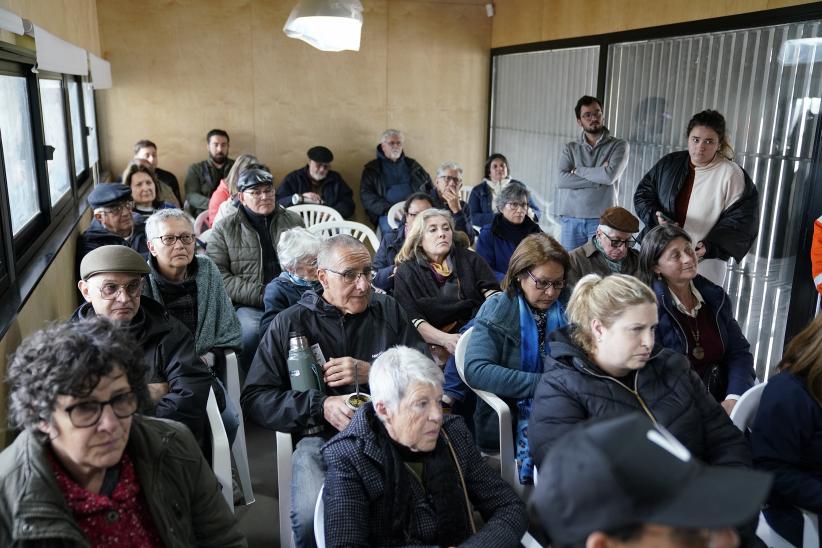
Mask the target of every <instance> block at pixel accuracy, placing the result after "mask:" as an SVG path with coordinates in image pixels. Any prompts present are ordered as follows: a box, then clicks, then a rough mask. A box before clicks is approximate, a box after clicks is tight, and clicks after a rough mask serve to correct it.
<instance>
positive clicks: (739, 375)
mask: <svg viewBox="0 0 822 548" xmlns="http://www.w3.org/2000/svg"><path fill="white" fill-rule="evenodd" d="M694 286H695V287H696V288H697V290H699V292H700V293H701V294H702V298H703V299H705V306H707V307H708V308H709V309H710V311H711V313H712V314H713V316H714V318H715V319H716V325H717V327H718V328H719V336H720V338H721V339H722V344H723V346H724V347H725V352H724V354H723V360H722V363H721V364H719V365H720V366H722V367H723V368H725V369H726V370H727V371H728V394H735V395H737V396H741V395H742V394H744V393H745V391H746V390H748V389H749V388H750V387H752V386H753V385H754V380H755V379H756V374H755V372H754V367H753V355H752V354H751V350H750V349H751V345H750V344H749V343H748V340H747V339H746V338H745V335H743V334H742V330H741V329H740V328H739V324H738V323H737V322H736V320H735V319H734V317H733V310H732V309H731V308H732V307H731V299H730V297H728V294H727V293H725V291H724V290H723V289H722V288H721V287H719V286H718V285H716V284H715V283H713V282H711V281H710V280H708V279H707V278H703V277H702V276H697V277H696V278H694ZM654 293H656V299H657V303H658V307H657V309H658V311H659V325H658V326H657V328H656V336H657V344H658V345H661V346H664V347H665V348H670V349H671V350H674V351H676V352H679V353H680V354H685V356H688V355H689V353H690V351H691V349H690V348H689V347H688V339H687V337H686V336H685V330H684V329H683V328H682V326H681V325H680V324H679V322H678V321H677V319H676V317H675V316H674V314H673V312H672V310H674V309H675V305H674V304H673V298H672V297H671V293H670V291H669V290H668V286H667V285H666V284H665V282H663V281H661V280H656V281H654Z"/></svg>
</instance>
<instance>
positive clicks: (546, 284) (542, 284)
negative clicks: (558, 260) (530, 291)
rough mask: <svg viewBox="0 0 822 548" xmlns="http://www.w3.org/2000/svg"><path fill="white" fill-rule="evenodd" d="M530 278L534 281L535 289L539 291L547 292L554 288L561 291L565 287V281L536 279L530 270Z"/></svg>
mask: <svg viewBox="0 0 822 548" xmlns="http://www.w3.org/2000/svg"><path fill="white" fill-rule="evenodd" d="M527 272H528V276H529V277H530V278H531V279H532V280H533V281H534V287H536V288H537V289H539V290H540V291H545V290H546V289H550V288H554V289H556V290H557V291H559V290H561V289H562V288H563V287H565V280H540V279H539V278H535V277H534V275H533V274H531V271H530V270H528V271H527Z"/></svg>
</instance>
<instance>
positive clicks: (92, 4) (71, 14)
mask: <svg viewBox="0 0 822 548" xmlns="http://www.w3.org/2000/svg"><path fill="white" fill-rule="evenodd" d="M0 8H3V9H6V10H9V11H11V12H12V13H16V14H17V15H19V16H20V17H22V18H24V19H28V20H30V21H32V22H33V23H35V24H36V25H38V26H40V27H42V28H44V29H46V30H47V31H49V32H50V33H52V34H55V35H57V36H59V37H60V38H62V39H63V40H67V41H69V42H71V43H72V44H75V45H77V46H80V47H81V48H83V49H86V50H88V51H90V52H92V53H94V54H95V55H97V56H99V55H100V30H99V25H98V23H97V0H0ZM8 36H9V37H13V36H14V35H12V34H11V33H8ZM4 39H7V38H4ZM12 39H13V38H12Z"/></svg>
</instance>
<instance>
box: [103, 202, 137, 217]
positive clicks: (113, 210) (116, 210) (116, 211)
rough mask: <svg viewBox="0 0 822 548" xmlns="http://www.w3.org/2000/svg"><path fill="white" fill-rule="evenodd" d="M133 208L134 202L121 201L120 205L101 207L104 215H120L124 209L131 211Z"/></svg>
mask: <svg viewBox="0 0 822 548" xmlns="http://www.w3.org/2000/svg"><path fill="white" fill-rule="evenodd" d="M132 209H134V202H130V201H129V202H123V203H122V204H120V205H115V206H110V207H104V208H102V210H103V213H105V214H106V215H122V214H123V212H124V211H126V210H127V211H131V210H132Z"/></svg>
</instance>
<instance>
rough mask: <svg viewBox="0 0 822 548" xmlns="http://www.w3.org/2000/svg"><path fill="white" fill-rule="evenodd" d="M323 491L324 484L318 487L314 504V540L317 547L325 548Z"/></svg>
mask: <svg viewBox="0 0 822 548" xmlns="http://www.w3.org/2000/svg"><path fill="white" fill-rule="evenodd" d="M323 491H325V484H324V483H323V486H322V487H320V494H319V495H317V504H315V505H314V542H315V543H316V544H317V548H325V504H323Z"/></svg>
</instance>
